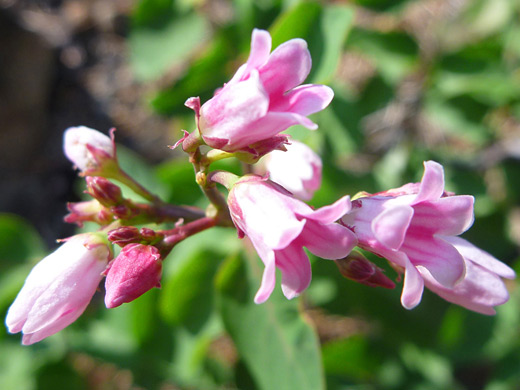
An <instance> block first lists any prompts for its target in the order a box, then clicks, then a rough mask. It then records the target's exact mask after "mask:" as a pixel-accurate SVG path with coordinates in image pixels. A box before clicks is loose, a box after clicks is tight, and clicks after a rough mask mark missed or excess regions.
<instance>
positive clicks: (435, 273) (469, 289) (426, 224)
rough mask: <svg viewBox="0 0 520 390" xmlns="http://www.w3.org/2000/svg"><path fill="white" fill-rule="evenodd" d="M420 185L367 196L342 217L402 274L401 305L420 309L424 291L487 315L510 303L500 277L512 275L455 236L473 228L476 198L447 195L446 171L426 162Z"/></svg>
mask: <svg viewBox="0 0 520 390" xmlns="http://www.w3.org/2000/svg"><path fill="white" fill-rule="evenodd" d="M424 166H425V171H424V175H423V178H422V181H421V183H410V184H407V185H405V186H402V187H400V188H397V189H393V190H389V191H385V192H381V193H379V194H376V195H373V196H365V197H361V198H359V199H356V200H355V201H353V202H352V207H353V208H352V210H351V211H350V212H349V213H348V214H346V215H345V216H344V217H343V218H342V222H343V223H344V224H345V226H348V227H349V228H350V229H352V230H353V231H354V232H355V233H356V235H357V237H358V240H359V244H358V245H359V246H360V247H361V248H363V249H366V250H368V251H370V252H373V253H375V254H377V255H379V256H381V257H384V258H386V259H387V260H389V261H390V262H392V263H393V264H394V265H395V266H396V267H397V268H400V269H402V270H403V271H404V274H405V278H404V284H403V293H402V295H401V303H402V304H403V306H404V307H406V308H407V309H411V308H413V307H415V306H416V305H418V304H419V302H420V301H421V297H422V292H423V289H424V286H425V285H426V287H428V288H429V289H431V290H432V291H434V292H436V293H437V294H439V295H440V296H441V297H443V298H444V299H446V300H448V301H450V302H454V303H457V304H459V305H461V306H464V307H466V308H468V309H470V310H474V311H477V312H480V313H483V314H493V313H494V312H495V310H494V306H497V305H500V304H502V303H504V302H506V301H507V300H508V298H509V295H508V293H507V290H506V288H505V285H504V283H503V282H502V280H501V279H500V277H504V278H514V277H515V273H514V271H513V270H512V269H511V268H509V267H508V266H506V265H505V264H503V263H501V262H500V261H498V260H497V259H495V258H493V257H492V256H491V255H489V254H488V253H486V252H484V251H483V250H481V249H478V248H476V247H474V246H473V245H471V244H470V243H469V242H467V241H465V240H463V239H461V238H459V237H457V236H458V235H459V234H462V233H463V232H465V231H466V230H467V229H468V228H469V227H470V226H471V224H472V223H473V201H474V200H473V197H472V196H466V195H461V196H451V195H450V194H449V193H447V192H445V191H444V171H443V168H442V166H441V165H440V164H438V163H436V162H434V161H427V162H425V163H424Z"/></svg>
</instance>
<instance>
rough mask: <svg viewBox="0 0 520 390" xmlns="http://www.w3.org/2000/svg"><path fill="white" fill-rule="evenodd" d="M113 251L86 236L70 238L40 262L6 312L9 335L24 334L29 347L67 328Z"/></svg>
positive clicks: (101, 241) (84, 304)
mask: <svg viewBox="0 0 520 390" xmlns="http://www.w3.org/2000/svg"><path fill="white" fill-rule="evenodd" d="M111 257H112V251H111V249H110V247H109V246H108V245H107V241H106V240H105V239H104V238H103V237H101V236H99V235H97V234H95V233H92V234H90V233H86V234H80V235H76V236H73V237H71V238H70V239H68V240H67V241H66V242H65V243H64V244H63V245H61V246H60V247H59V248H58V249H57V250H56V251H54V252H53V253H51V254H50V255H48V256H47V257H45V258H44V259H43V260H41V261H40V262H39V263H38V264H36V266H34V268H33V269H32V271H31V272H30V274H29V276H27V279H26V280H25V284H24V285H23V287H22V289H21V290H20V292H19V293H18V296H17V297H16V299H15V301H14V302H13V304H12V305H11V307H10V308H9V311H8V312H7V317H6V319H5V323H6V325H7V328H8V329H9V332H10V333H18V332H20V331H21V332H22V333H23V338H22V344H24V345H29V344H33V343H36V342H38V341H40V340H42V339H44V338H46V337H49V336H51V335H53V334H55V333H57V332H59V331H60V330H62V329H63V328H65V327H67V326H68V325H70V324H71V323H73V322H74V321H76V319H77V318H78V317H79V316H80V315H81V314H82V313H83V311H84V310H85V308H86V307H87V305H88V304H89V302H90V300H91V298H92V296H93V295H94V293H95V292H96V289H97V287H98V285H99V282H100V281H101V279H102V275H101V274H102V272H103V271H104V270H105V268H106V266H107V264H108V262H109V260H110V259H111Z"/></svg>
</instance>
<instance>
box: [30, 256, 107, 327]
mask: <svg viewBox="0 0 520 390" xmlns="http://www.w3.org/2000/svg"><path fill="white" fill-rule="evenodd" d="M84 265H85V266H86V267H85V266H84ZM105 268H106V263H104V262H102V261H95V262H88V263H85V264H80V266H78V267H75V268H74V269H72V270H64V271H65V272H64V273H63V275H61V277H60V278H58V279H56V280H55V281H54V282H53V283H52V284H51V285H50V286H48V288H47V290H46V291H45V292H44V293H43V294H42V295H41V296H39V297H38V299H37V300H36V302H35V304H34V306H33V307H32V309H31V311H30V312H29V315H28V317H27V321H26V322H25V324H24V326H23V329H22V331H23V332H24V333H35V332H38V331H40V330H42V329H44V328H46V327H53V323H54V321H56V320H57V319H59V318H61V317H62V316H64V315H65V314H67V313H71V312H74V313H77V312H79V313H78V315H77V316H76V317H75V318H78V317H79V315H80V314H81V313H82V312H83V310H85V307H86V306H87V305H88V303H89V302H90V300H91V299H92V296H93V295H94V293H95V292H96V289H97V287H98V285H99V282H100V281H101V279H102V276H101V273H102V272H103V271H104V270H105ZM67 271H68V272H67ZM73 321H74V320H71V322H69V324H70V323H72V322H73ZM65 326H66V325H65ZM65 326H64V327H65Z"/></svg>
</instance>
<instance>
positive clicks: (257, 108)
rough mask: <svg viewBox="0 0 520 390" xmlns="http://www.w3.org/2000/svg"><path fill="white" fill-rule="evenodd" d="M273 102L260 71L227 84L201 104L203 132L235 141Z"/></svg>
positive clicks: (200, 120)
mask: <svg viewBox="0 0 520 390" xmlns="http://www.w3.org/2000/svg"><path fill="white" fill-rule="evenodd" d="M268 106H269V97H268V95H267V93H266V92H265V90H264V88H263V87H262V84H260V80H259V78H258V72H256V71H253V72H252V73H251V77H250V78H249V79H247V80H246V81H242V82H240V83H236V84H233V85H227V86H226V87H224V88H223V89H222V91H221V92H220V93H219V94H218V95H217V96H215V97H213V98H212V99H211V100H209V101H207V102H206V103H204V104H203V105H202V107H201V108H200V113H201V116H200V119H199V128H200V131H201V134H202V136H203V137H204V136H209V137H215V138H223V139H228V140H229V142H234V140H235V139H237V138H240V137H241V136H242V135H243V133H247V132H248V126H249V124H250V123H251V122H254V121H255V120H257V119H259V118H262V117H263V116H264V115H265V114H266V113H267V109H268Z"/></svg>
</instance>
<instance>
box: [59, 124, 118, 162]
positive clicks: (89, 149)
mask: <svg viewBox="0 0 520 390" xmlns="http://www.w3.org/2000/svg"><path fill="white" fill-rule="evenodd" d="M63 151H64V153H65V156H67V158H68V159H69V160H70V161H72V162H73V163H74V165H75V166H76V167H77V168H78V169H79V170H80V171H82V172H86V171H89V170H92V171H98V170H99V168H101V167H102V166H103V165H104V164H106V163H107V162H110V161H115V156H116V154H115V144H114V140H113V139H111V138H110V137H108V136H106V135H105V134H103V133H101V132H99V131H97V130H94V129H91V128H89V127H85V126H78V127H69V128H68V129H67V130H65V133H64V134H63Z"/></svg>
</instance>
